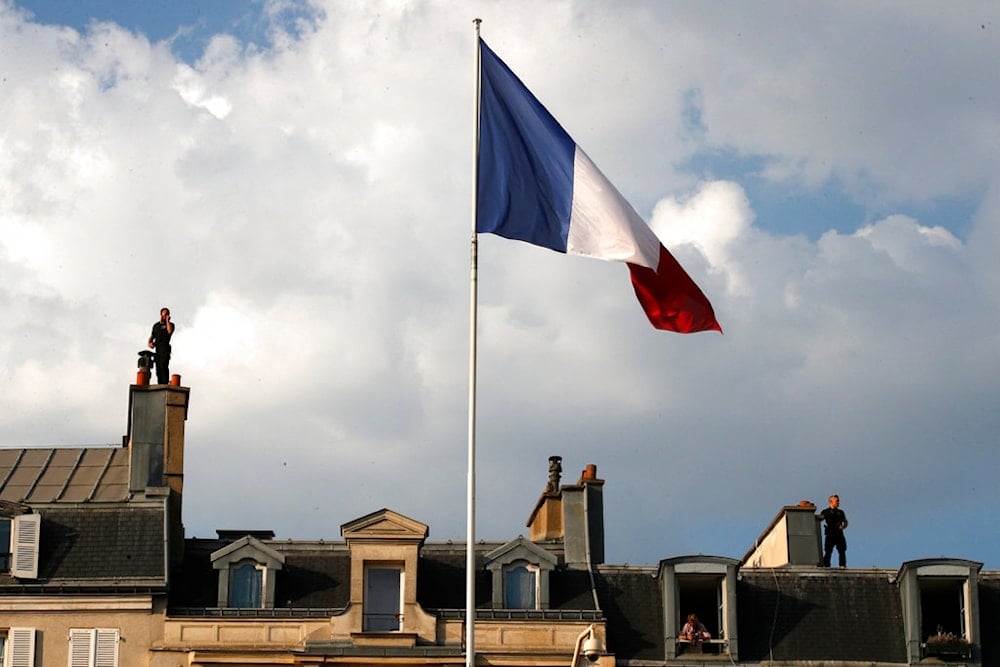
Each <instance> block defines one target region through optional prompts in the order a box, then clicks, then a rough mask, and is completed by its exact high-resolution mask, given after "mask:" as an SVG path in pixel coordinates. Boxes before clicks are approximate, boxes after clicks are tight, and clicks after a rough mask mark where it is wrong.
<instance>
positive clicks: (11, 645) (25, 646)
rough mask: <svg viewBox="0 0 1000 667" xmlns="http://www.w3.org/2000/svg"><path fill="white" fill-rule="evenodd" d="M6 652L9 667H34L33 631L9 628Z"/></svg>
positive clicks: (32, 629)
mask: <svg viewBox="0 0 1000 667" xmlns="http://www.w3.org/2000/svg"><path fill="white" fill-rule="evenodd" d="M7 650H8V653H7V657H9V658H10V667H35V629H34V628H11V629H10V630H8V631H7Z"/></svg>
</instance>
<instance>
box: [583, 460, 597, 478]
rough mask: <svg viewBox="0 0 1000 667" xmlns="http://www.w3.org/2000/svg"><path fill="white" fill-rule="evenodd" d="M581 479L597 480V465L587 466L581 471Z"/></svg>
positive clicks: (589, 464) (590, 464)
mask: <svg viewBox="0 0 1000 667" xmlns="http://www.w3.org/2000/svg"><path fill="white" fill-rule="evenodd" d="M583 479H597V464H594V463H588V464H587V467H586V468H584V469H583Z"/></svg>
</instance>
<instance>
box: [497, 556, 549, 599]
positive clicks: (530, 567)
mask: <svg viewBox="0 0 1000 667" xmlns="http://www.w3.org/2000/svg"><path fill="white" fill-rule="evenodd" d="M519 570H523V571H524V572H525V574H527V575H529V576H530V577H531V600H530V605H526V604H525V603H524V601H523V600H513V601H512V600H511V595H510V587H509V586H508V583H509V581H510V577H511V575H512V574H513V573H514V572H516V571H519ZM539 570H540V568H539V567H538V565H537V564H535V563H531V562H528V561H526V560H524V559H518V560H516V561H514V562H512V563H507V564H505V565H504V566H503V568H502V571H503V577H502V580H503V608H504V609H526V610H536V609H538V608H539V606H538V603H539V599H540V598H541V590H540V589H541V586H540V583H539V580H540V579H541V577H540V576H539ZM519 588H520V587H519ZM512 602H513V603H514V604H512Z"/></svg>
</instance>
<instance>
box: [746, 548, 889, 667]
mask: <svg viewBox="0 0 1000 667" xmlns="http://www.w3.org/2000/svg"><path fill="white" fill-rule="evenodd" d="M894 574H895V573H894V572H890V571H887V570H872V571H867V570H860V571H859V570H843V571H842V570H826V569H820V568H815V569H811V570H806V571H803V570H772V569H767V570H752V569H746V570H741V571H740V582H739V584H738V587H737V592H736V594H737V600H738V602H737V605H738V608H737V615H738V626H739V635H738V636H739V657H740V661H741V662H743V661H749V662H757V661H765V660H776V661H783V660H795V661H804V660H816V661H835V660H836V661H841V660H842V661H862V662H889V663H905V662H906V661H907V660H906V650H905V644H904V641H903V638H904V634H903V612H902V602H901V598H900V594H899V589H898V588H897V587H896V585H895V583H893V582H892V578H893V575H894Z"/></svg>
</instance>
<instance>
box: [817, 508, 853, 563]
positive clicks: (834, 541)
mask: <svg viewBox="0 0 1000 667" xmlns="http://www.w3.org/2000/svg"><path fill="white" fill-rule="evenodd" d="M818 518H819V520H820V521H823V522H824V524H825V525H824V526H823V529H824V531H825V532H826V540H824V542H823V562H822V564H821V565H822V567H830V557H831V556H833V550H834V549H835V548H836V549H837V560H838V562H839V564H840V567H847V540H846V539H845V538H844V529H845V528H847V515H846V514H844V510H842V509H840V496H838V495H837V494H834V495H832V496H830V506H829V507H827V508H826V509H825V510H823V511H822V512H820V513H819V517H818Z"/></svg>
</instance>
